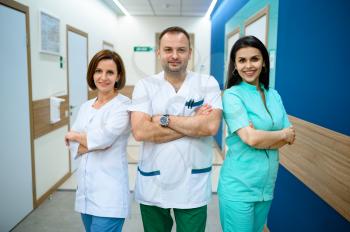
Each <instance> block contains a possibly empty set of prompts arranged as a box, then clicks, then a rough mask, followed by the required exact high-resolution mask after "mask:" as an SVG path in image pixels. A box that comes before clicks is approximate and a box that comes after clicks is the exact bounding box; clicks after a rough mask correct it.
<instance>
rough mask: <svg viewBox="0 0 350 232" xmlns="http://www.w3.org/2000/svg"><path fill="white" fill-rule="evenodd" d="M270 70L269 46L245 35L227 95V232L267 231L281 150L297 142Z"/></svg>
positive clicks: (223, 217)
mask: <svg viewBox="0 0 350 232" xmlns="http://www.w3.org/2000/svg"><path fill="white" fill-rule="evenodd" d="M269 68H270V62H269V55H268V52H267V49H266V47H265V46H264V44H263V43H262V42H261V41H260V40H259V39H257V38H256V37H254V36H246V37H242V38H240V39H239V40H238V41H237V42H236V43H235V44H234V46H233V47H232V50H231V53H230V62H229V69H228V75H227V76H228V82H227V89H226V90H225V91H224V95H223V109H224V119H225V121H226V124H227V127H228V136H227V138H226V144H227V146H228V151H227V154H226V158H225V161H224V164H223V166H222V168H221V172H220V179H219V187H218V195H219V206H220V221H221V225H222V229H223V231H224V232H261V231H263V228H264V224H265V223H266V219H267V215H268V212H269V209H270V206H271V200H272V198H273V191H274V187H275V181H276V176H277V170H278V165H279V157H278V148H280V147H282V146H284V145H285V144H292V143H293V142H294V140H295V131H294V129H293V127H292V126H291V124H290V122H289V121H288V117H287V114H286V111H285V109H284V107H283V104H282V100H281V97H280V95H279V94H278V93H277V91H276V90H274V89H272V88H269Z"/></svg>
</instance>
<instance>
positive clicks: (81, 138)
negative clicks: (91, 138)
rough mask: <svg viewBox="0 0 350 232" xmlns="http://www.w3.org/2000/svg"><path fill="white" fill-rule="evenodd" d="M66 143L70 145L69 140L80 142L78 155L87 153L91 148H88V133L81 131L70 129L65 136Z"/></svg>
mask: <svg viewBox="0 0 350 232" xmlns="http://www.w3.org/2000/svg"><path fill="white" fill-rule="evenodd" d="M64 140H65V143H66V145H67V146H68V145H69V141H75V142H77V143H79V148H78V155H82V154H85V153H87V152H88V151H89V150H88V149H87V139H86V133H79V132H76V131H69V132H68V133H67V134H66V136H65V137H64Z"/></svg>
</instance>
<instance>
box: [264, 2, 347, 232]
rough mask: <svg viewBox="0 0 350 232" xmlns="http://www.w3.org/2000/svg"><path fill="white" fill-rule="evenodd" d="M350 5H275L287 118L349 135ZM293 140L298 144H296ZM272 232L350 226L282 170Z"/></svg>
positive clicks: (278, 81)
mask: <svg viewBox="0 0 350 232" xmlns="http://www.w3.org/2000/svg"><path fill="white" fill-rule="evenodd" d="M349 12H350V2H349V1H346V0H338V1H317V2H315V1H311V0H307V1H305V0H288V1H287V0H283V1H280V3H279V16H278V17H279V21H278V41H277V66H276V89H277V90H278V91H279V92H280V94H281V95H282V98H283V101H284V105H285V107H286V110H287V112H288V114H290V115H293V116H296V117H298V118H301V119H304V120H306V121H309V122H312V123H315V124H318V125H320V126H323V127H326V128H328V129H331V130H334V131H338V132H340V133H343V134H347V135H350V120H349V113H350V112H349V110H350V107H349V106H350V104H349V99H350V91H349V86H350V72H349V71H348V67H350V62H349V54H350V47H349V41H350V24H349V22H350V17H349ZM297 139H298V138H297ZM268 226H269V228H271V231H285V232H289V231H307V232H313V231H315V232H316V231H317V232H323V231H324V232H326V231H337V232H342V231H350V223H349V222H348V221H347V220H346V219H345V218H343V217H342V216H341V215H340V214H338V213H337V212H336V211H335V210H334V209H333V208H332V207H331V206H329V205H328V204H327V203H325V202H324V201H323V200H322V199H321V198H319V197H318V196H317V195H316V194H315V193H314V192H312V191H311V190H310V189H309V188H308V187H306V186H305V185H304V184H303V183H302V182H300V181H299V180H298V179H297V178H295V177H294V176H293V175H292V174H291V173H290V172H288V171H287V170H286V169H284V168H283V167H281V169H280V171H279V176H278V179H277V183H276V190H275V199H274V201H273V204H272V208H271V213H270V216H269V220H268Z"/></svg>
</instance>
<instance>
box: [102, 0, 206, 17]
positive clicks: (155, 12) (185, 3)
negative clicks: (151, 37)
mask: <svg viewBox="0 0 350 232" xmlns="http://www.w3.org/2000/svg"><path fill="white" fill-rule="evenodd" d="M103 1H104V2H105V3H106V4H107V5H108V6H109V7H110V8H112V9H113V10H114V11H115V12H116V13H117V14H118V15H124V14H123V13H122V12H121V11H120V10H119V9H118V7H117V6H116V5H115V4H114V3H113V1H112V0H103ZM119 2H120V3H121V4H122V5H123V6H124V8H125V9H126V10H127V11H128V12H129V13H130V14H131V15H134V16H199V17H200V16H204V15H205V13H206V12H207V10H208V8H209V6H210V3H211V0H119Z"/></svg>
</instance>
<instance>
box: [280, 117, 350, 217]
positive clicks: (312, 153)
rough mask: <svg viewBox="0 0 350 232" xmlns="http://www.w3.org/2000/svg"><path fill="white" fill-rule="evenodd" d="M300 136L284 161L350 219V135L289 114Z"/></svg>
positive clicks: (284, 154) (284, 153)
mask: <svg viewBox="0 0 350 232" xmlns="http://www.w3.org/2000/svg"><path fill="white" fill-rule="evenodd" d="M289 119H290V121H291V122H292V124H293V126H294V127H295V130H296V132H297V139H296V142H295V144H293V145H292V146H284V147H283V148H281V149H280V163H281V164H282V165H283V166H284V167H285V168H286V169H287V170H288V171H290V172H291V173H292V174H293V175H295V176H296V177H297V178H298V179H299V180H301V181H302V182H303V183H304V184H305V185H306V186H308V187H309V188H310V189H311V190H312V191H313V192H315V193H316V194H317V195H318V196H319V197H321V198H322V199H323V200H324V201H326V202H327V203H328V204H329V205H330V206H332V207H333V208H334V209H335V210H336V211H337V212H338V213H339V214H341V215H342V216H343V217H345V218H346V219H347V220H348V221H350V137H349V136H347V135H344V134H341V133H338V132H335V131H332V130H329V129H326V128H324V127H321V126H318V125H315V124H313V123H310V122H307V121H304V120H302V119H299V118H297V117H293V116H289Z"/></svg>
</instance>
